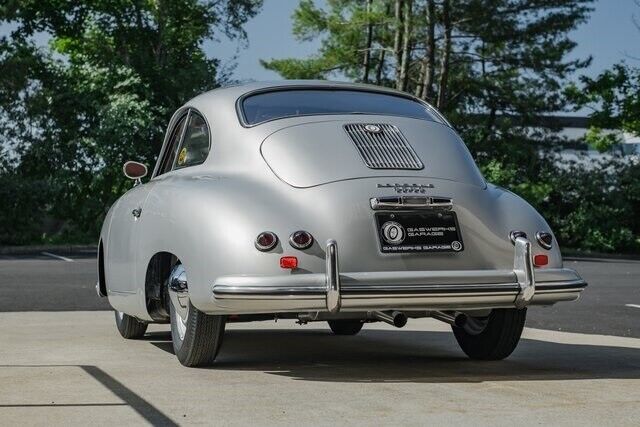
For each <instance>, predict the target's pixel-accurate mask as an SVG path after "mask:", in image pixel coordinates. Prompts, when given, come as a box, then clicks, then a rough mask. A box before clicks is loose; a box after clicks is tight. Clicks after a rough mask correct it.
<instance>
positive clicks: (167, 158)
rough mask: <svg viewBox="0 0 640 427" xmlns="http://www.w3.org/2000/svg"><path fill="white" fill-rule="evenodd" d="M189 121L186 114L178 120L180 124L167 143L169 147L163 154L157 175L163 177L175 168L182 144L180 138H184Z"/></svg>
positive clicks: (174, 129)
mask: <svg viewBox="0 0 640 427" xmlns="http://www.w3.org/2000/svg"><path fill="white" fill-rule="evenodd" d="M186 121H187V114H184V115H183V116H182V117H180V119H179V120H178V123H177V124H176V125H175V127H174V128H173V133H172V134H171V137H170V138H169V141H168V142H167V147H166V150H165V152H164V153H163V157H162V159H160V162H161V163H160V167H159V168H158V173H157V174H156V175H162V174H163V173H166V172H169V171H170V170H171V167H172V166H173V161H174V160H175V158H176V153H177V152H178V145H179V144H180V138H181V137H182V134H183V131H184V124H185V122H186Z"/></svg>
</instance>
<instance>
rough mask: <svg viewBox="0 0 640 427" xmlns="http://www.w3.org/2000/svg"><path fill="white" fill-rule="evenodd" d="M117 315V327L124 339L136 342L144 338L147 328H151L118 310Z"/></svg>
mask: <svg viewBox="0 0 640 427" xmlns="http://www.w3.org/2000/svg"><path fill="white" fill-rule="evenodd" d="M115 314H116V327H117V328H118V332H120V335H122V337H123V338H126V339H128V340H135V339H138V338H142V337H143V336H144V333H145V332H146V331H147V326H149V325H148V324H146V323H144V322H141V321H139V320H138V319H136V318H135V317H132V316H129V315H128V314H125V313H123V312H121V311H118V310H116V311H115Z"/></svg>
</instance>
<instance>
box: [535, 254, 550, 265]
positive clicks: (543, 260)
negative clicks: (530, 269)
mask: <svg viewBox="0 0 640 427" xmlns="http://www.w3.org/2000/svg"><path fill="white" fill-rule="evenodd" d="M547 264H549V257H548V256H546V255H543V254H540V255H534V256H533V265H535V266H536V267H542V266H543V265H547Z"/></svg>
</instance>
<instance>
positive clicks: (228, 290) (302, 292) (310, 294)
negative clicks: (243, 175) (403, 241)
mask: <svg viewBox="0 0 640 427" xmlns="http://www.w3.org/2000/svg"><path fill="white" fill-rule="evenodd" d="M338 283H339V281H338ZM585 287H587V283H586V282H585V281H584V280H570V281H558V282H546V283H539V284H538V286H537V289H536V291H537V292H536V294H547V293H554V292H581V291H582V290H583V289H584V288H585ZM339 291H340V292H339V299H369V298H395V297H403V296H408V297H412V296H413V297H420V296H429V297H440V296H442V297H449V296H454V297H455V296H475V295H478V296H493V295H496V296H498V295H512V296H513V297H514V298H515V297H516V296H517V295H518V294H519V293H520V285H519V284H518V283H493V284H487V283H482V284H460V285H412V286H407V285H392V284H389V285H349V286H346V285H345V286H342V288H341V289H339ZM213 295H214V297H215V298H216V299H324V298H325V296H326V295H327V288H326V287H324V286H316V285H305V286H287V285H283V286H273V285H272V286H243V285H215V286H214V288H213ZM327 308H329V305H327Z"/></svg>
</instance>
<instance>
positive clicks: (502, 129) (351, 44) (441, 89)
mask: <svg viewBox="0 0 640 427" xmlns="http://www.w3.org/2000/svg"><path fill="white" fill-rule="evenodd" d="M591 2H592V1H591V0H455V1H451V0H367V1H357V0H327V3H326V7H323V6H318V5H316V4H315V3H314V2H313V1H312V0H302V1H300V4H299V6H298V8H297V9H296V11H295V13H294V15H293V32H294V36H295V37H296V38H298V39H299V40H311V39H320V40H321V45H320V48H319V50H318V52H316V53H315V54H314V55H312V56H311V57H309V58H302V59H300V58H280V59H270V60H263V61H262V64H263V66H264V67H266V68H267V69H270V70H274V71H276V72H278V73H279V74H280V75H282V76H283V77H285V78H318V79H325V78H336V77H337V78H347V79H349V80H354V81H359V82H369V83H374V84H377V85H382V86H389V87H395V88H397V89H400V90H404V91H407V92H409V93H413V94H415V95H417V96H419V97H421V98H423V99H425V100H427V101H429V102H431V103H432V104H434V105H436V106H437V107H438V108H439V109H440V110H442V111H443V112H444V113H445V114H446V115H447V116H448V118H449V119H450V120H451V122H452V123H453V124H454V125H455V127H456V128H457V129H458V131H459V132H460V133H461V134H462V136H463V138H464V139H465V142H466V143H467V145H468V146H469V148H470V149H471V151H472V153H473V154H474V156H475V157H476V159H477V160H478V161H479V162H480V164H481V165H482V166H483V167H487V166H488V164H489V162H490V161H491V162H492V164H493V168H494V169H495V168H496V167H498V168H502V169H508V170H509V171H510V172H511V174H510V176H512V177H513V179H514V180H515V181H514V182H512V183H510V184H514V185H515V184H519V183H523V182H529V181H531V180H532V179H534V178H535V177H536V176H537V175H538V173H539V171H540V168H541V167H542V164H541V161H542V160H541V159H540V158H539V157H540V156H539V155H538V152H539V149H540V147H541V146H542V145H545V144H547V145H548V144H550V143H551V142H553V138H551V137H550V135H549V134H548V133H546V132H543V131H542V130H538V131H532V130H531V129H532V125H535V124H536V123H537V122H538V119H539V117H540V116H542V115H545V114H548V113H551V112H556V111H561V110H563V109H564V108H566V107H567V104H566V99H565V97H563V96H562V88H563V87H564V85H565V84H566V79H567V78H568V77H569V76H571V75H572V73H574V72H575V71H576V70H579V69H581V68H582V67H585V66H586V65H588V63H589V61H590V58H587V59H585V60H578V59H573V60H570V59H568V58H567V54H568V53H569V52H571V50H572V49H573V48H574V47H575V43H574V42H573V41H572V40H570V38H569V36H568V35H569V33H570V31H571V30H573V29H574V28H576V27H577V26H578V25H579V24H580V23H582V22H585V20H586V19H587V17H588V14H589V12H590V10H591V9H590V7H589V5H590V3H591ZM503 183H504V182H503ZM505 184H509V183H505ZM538 190H539V189H538ZM538 190H536V191H533V193H535V194H540V191H538Z"/></svg>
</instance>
